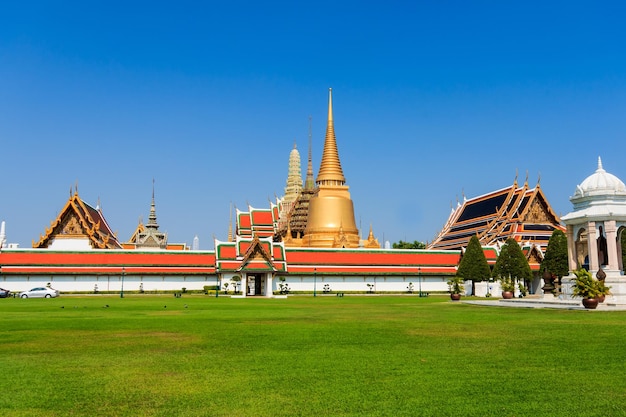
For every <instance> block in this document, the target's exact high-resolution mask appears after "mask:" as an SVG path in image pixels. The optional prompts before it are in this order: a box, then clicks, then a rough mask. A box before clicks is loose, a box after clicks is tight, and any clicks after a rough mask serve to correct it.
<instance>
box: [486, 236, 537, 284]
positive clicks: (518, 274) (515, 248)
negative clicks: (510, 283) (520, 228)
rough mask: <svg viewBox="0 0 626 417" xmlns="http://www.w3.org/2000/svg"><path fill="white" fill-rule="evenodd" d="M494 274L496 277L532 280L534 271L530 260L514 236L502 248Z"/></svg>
mask: <svg viewBox="0 0 626 417" xmlns="http://www.w3.org/2000/svg"><path fill="white" fill-rule="evenodd" d="M492 275H493V276H494V277H496V278H497V277H503V278H506V277H511V278H512V279H513V280H524V281H526V280H530V279H532V277H533V273H532V271H531V270H530V265H528V260H527V259H526V256H524V252H522V248H520V246H519V244H518V243H517V242H516V241H515V239H513V238H509V239H507V240H506V242H505V244H504V245H502V248H501V249H500V255H498V259H497V260H496V265H495V266H494V268H493V273H492Z"/></svg>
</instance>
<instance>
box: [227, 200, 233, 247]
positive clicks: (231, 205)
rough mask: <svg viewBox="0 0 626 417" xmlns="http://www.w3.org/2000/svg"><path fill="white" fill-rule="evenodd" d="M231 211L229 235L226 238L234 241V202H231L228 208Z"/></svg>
mask: <svg viewBox="0 0 626 417" xmlns="http://www.w3.org/2000/svg"><path fill="white" fill-rule="evenodd" d="M228 211H229V212H230V214H229V216H230V218H229V219H228V237H227V238H226V239H227V241H228V242H232V241H233V203H232V202H231V203H230V208H229V209H228Z"/></svg>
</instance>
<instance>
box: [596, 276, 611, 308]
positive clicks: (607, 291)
mask: <svg viewBox="0 0 626 417" xmlns="http://www.w3.org/2000/svg"><path fill="white" fill-rule="evenodd" d="M598 289H599V291H600V295H599V296H598V302H600V303H603V302H604V299H605V298H606V296H607V295H611V291H610V289H611V287H607V286H606V284H605V283H604V281H602V280H598Z"/></svg>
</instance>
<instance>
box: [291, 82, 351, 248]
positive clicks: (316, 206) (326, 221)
mask: <svg viewBox="0 0 626 417" xmlns="http://www.w3.org/2000/svg"><path fill="white" fill-rule="evenodd" d="M315 182H316V185H317V192H316V194H315V195H314V196H313V197H311V200H310V202H309V213H308V219H307V226H306V229H305V233H304V237H303V240H302V246H305V247H306V246H312V247H327V248H342V247H343V248H357V247H359V230H358V229H357V227H356V223H355V221H354V206H353V204H352V200H351V199H350V192H349V191H348V188H349V187H348V186H347V185H346V179H345V177H344V176H343V171H342V169H341V162H340V160H339V152H338V150H337V140H336V138H335V127H334V123H333V96H332V89H330V90H329V95H328V123H327V125H326V138H325V141H324V153H323V155H322V162H321V164H320V170H319V172H318V174H317V180H316V181H315Z"/></svg>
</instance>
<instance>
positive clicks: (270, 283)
mask: <svg viewBox="0 0 626 417" xmlns="http://www.w3.org/2000/svg"><path fill="white" fill-rule="evenodd" d="M273 278H274V274H267V281H266V284H265V296H266V297H273V296H274V292H273V291H272V286H273V285H274V284H273V281H272V280H273Z"/></svg>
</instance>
